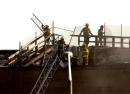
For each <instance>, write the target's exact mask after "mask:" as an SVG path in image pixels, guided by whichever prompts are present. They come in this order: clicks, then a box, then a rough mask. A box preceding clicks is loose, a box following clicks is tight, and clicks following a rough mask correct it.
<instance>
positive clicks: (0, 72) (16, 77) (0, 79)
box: [0, 67, 42, 94]
mask: <svg viewBox="0 0 130 94" xmlns="http://www.w3.org/2000/svg"><path fill="white" fill-rule="evenodd" d="M41 69H42V68H41V67H28V68H9V67H0V94H29V93H30V91H31V89H32V88H33V86H34V84H35V81H36V79H37V77H38V75H39V73H40V72H41Z"/></svg>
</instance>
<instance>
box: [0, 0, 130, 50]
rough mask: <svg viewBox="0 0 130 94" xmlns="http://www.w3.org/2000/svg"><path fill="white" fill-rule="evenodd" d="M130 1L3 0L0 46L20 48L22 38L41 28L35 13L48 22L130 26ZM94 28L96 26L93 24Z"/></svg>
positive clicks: (1, 0)
mask: <svg viewBox="0 0 130 94" xmlns="http://www.w3.org/2000/svg"><path fill="white" fill-rule="evenodd" d="M129 4H130V3H129V0H0V49H17V48H18V47H19V46H18V45H19V41H22V40H24V39H25V38H26V37H27V36H29V34H32V33H33V32H36V31H37V30H38V29H37V27H36V26H35V25H34V23H33V22H32V21H31V20H30V18H31V17H32V13H35V14H36V15H37V16H38V17H39V19H40V20H41V21H42V22H43V23H45V24H49V23H51V22H52V20H54V21H55V23H58V24H61V25H68V26H72V27H74V26H79V25H80V26H81V25H84V23H86V22H87V23H89V24H90V25H91V24H95V25H98V26H100V25H101V24H103V23H109V24H126V25H130V12H129V9H130V5H129ZM93 28H94V27H93Z"/></svg>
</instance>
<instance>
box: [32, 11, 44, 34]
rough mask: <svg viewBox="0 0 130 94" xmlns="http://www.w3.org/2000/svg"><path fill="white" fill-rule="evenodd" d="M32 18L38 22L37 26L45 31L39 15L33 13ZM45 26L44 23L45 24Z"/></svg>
mask: <svg viewBox="0 0 130 94" xmlns="http://www.w3.org/2000/svg"><path fill="white" fill-rule="evenodd" d="M31 20H32V21H33V22H34V23H35V24H36V26H37V27H38V28H39V29H40V30H41V31H42V32H43V29H42V27H41V26H42V25H43V24H42V22H41V21H40V20H39V19H38V18H37V16H36V15H35V14H34V13H33V16H32V18H31ZM43 26H44V25H43Z"/></svg>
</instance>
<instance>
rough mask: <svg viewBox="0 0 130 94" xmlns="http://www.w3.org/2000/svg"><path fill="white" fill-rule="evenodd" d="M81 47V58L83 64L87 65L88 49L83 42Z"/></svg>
mask: <svg viewBox="0 0 130 94" xmlns="http://www.w3.org/2000/svg"><path fill="white" fill-rule="evenodd" d="M82 47H83V49H82V58H83V65H88V56H89V50H88V47H87V45H86V44H83V46H82Z"/></svg>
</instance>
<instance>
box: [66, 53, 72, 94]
mask: <svg viewBox="0 0 130 94" xmlns="http://www.w3.org/2000/svg"><path fill="white" fill-rule="evenodd" d="M65 53H67V54H68V71H69V81H70V94H73V81H72V72H71V61H70V59H71V57H72V56H73V54H72V52H69V51H68V52H65Z"/></svg>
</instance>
